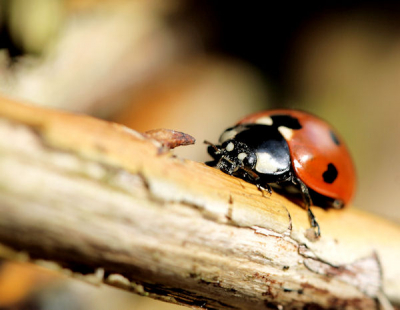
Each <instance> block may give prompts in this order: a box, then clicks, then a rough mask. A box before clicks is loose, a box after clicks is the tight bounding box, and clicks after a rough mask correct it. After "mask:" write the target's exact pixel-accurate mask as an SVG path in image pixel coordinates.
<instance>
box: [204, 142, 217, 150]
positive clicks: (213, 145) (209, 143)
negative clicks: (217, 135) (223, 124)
mask: <svg viewBox="0 0 400 310" xmlns="http://www.w3.org/2000/svg"><path fill="white" fill-rule="evenodd" d="M204 144H208V145H211V146H212V147H213V149H214V150H215V152H219V151H220V149H219V148H218V147H217V146H216V145H215V144H213V143H211V142H209V141H207V140H204Z"/></svg>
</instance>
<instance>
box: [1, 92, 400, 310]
mask: <svg viewBox="0 0 400 310" xmlns="http://www.w3.org/2000/svg"><path fill="white" fill-rule="evenodd" d="M189 134H190V133H189ZM0 137H1V139H0V175H1V178H0V243H1V244H2V245H3V246H2V247H1V248H0V255H1V256H4V257H8V258H13V259H19V260H21V259H28V258H29V260H31V261H35V262H41V263H43V261H47V263H46V264H47V266H50V265H51V266H53V268H56V269H58V268H60V267H57V266H60V265H61V266H63V267H64V272H67V273H68V271H67V270H72V271H74V272H75V275H79V274H80V273H83V274H86V273H92V274H94V275H90V276H86V278H87V279H93V280H94V281H99V282H102V281H103V282H106V283H108V284H112V285H116V286H120V287H122V288H124V289H128V290H132V291H134V292H136V293H139V294H142V295H146V296H151V297H154V298H159V299H163V300H167V301H170V302H176V303H179V304H187V305H190V306H197V307H204V308H210V309H265V308H266V307H267V306H271V307H277V306H278V308H279V307H280V306H281V305H282V306H286V307H288V308H301V307H303V306H305V305H315V306H319V307H322V308H328V307H340V306H346V307H348V308H349V309H368V308H370V309H374V308H376V307H377V304H376V301H375V298H376V296H378V295H382V294H381V292H382V290H383V292H384V293H385V294H386V295H387V296H388V297H389V299H390V300H392V301H394V302H397V303H399V302H400V264H399V263H398V262H399V260H400V228H399V226H398V225H395V224H393V223H391V222H389V221H386V220H383V219H380V218H377V217H376V216H373V215H370V214H366V213H364V212H361V211H359V210H356V209H354V208H349V209H347V210H344V211H343V210H342V211H337V210H330V211H324V210H322V209H319V208H314V209H313V211H314V213H315V215H316V216H317V218H318V221H319V223H320V225H321V229H322V238H321V239H320V240H318V241H315V242H312V241H310V240H308V239H307V238H306V237H305V232H306V230H307V229H308V228H309V223H308V219H307V214H306V212H305V211H304V210H303V209H301V208H300V207H299V206H297V205H295V204H293V203H292V202H290V201H288V200H287V199H286V198H284V197H282V196H280V195H278V194H277V193H273V194H272V196H270V197H269V196H268V195H265V196H263V195H262V193H261V192H260V191H258V190H257V188H256V187H255V186H254V185H251V184H248V183H246V182H244V181H241V180H239V179H237V178H234V177H230V176H228V175H225V174H223V173H221V172H220V171H218V170H216V169H213V168H210V167H207V166H205V165H204V164H201V163H196V162H191V161H188V160H182V159H179V158H174V157H173V156H172V155H171V154H170V153H169V152H162V151H160V144H159V143H158V142H156V141H151V140H149V139H145V138H144V137H143V136H142V135H141V134H139V133H136V132H134V131H132V130H130V129H127V128H126V127H123V126H120V125H117V124H113V123H108V122H104V121H100V120H97V119H94V118H91V117H87V116H82V115H73V114H67V113H62V112H58V111H52V110H46V109H42V108H37V107H31V106H27V105H22V104H19V103H16V102H11V101H9V100H7V99H4V98H3V99H0ZM289 214H290V217H291V220H290V219H289ZM290 223H292V229H290ZM49 261H50V262H55V263H56V264H54V263H52V264H49V263H48V262H49ZM380 267H381V268H380Z"/></svg>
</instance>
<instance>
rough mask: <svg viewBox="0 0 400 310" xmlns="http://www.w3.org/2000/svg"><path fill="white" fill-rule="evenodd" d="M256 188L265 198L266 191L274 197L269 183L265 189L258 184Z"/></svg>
mask: <svg viewBox="0 0 400 310" xmlns="http://www.w3.org/2000/svg"><path fill="white" fill-rule="evenodd" d="M256 186H257V189H258V190H259V191H260V192H261V193H262V194H263V196H264V192H265V191H267V192H268V194H270V195H272V189H271V186H270V185H269V184H268V183H267V184H265V187H264V186H261V184H259V183H257V184H256Z"/></svg>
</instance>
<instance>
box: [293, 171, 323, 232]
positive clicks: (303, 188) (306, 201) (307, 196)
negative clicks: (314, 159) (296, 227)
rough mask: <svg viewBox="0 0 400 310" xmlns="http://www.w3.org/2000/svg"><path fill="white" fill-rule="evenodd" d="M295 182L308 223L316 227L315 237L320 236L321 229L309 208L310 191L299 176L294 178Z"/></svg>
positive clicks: (310, 202)
mask: <svg viewBox="0 0 400 310" xmlns="http://www.w3.org/2000/svg"><path fill="white" fill-rule="evenodd" d="M295 182H297V183H298V184H299V185H300V189H301V193H302V195H303V201H304V204H305V207H306V210H307V213H308V218H309V220H310V225H311V227H312V228H316V231H315V237H316V238H317V239H318V238H319V237H321V229H320V227H319V224H318V222H317V220H316V218H315V215H314V213H313V212H312V211H311V208H310V206H311V204H312V201H311V197H310V192H309V191H308V187H307V186H306V185H305V184H304V182H303V181H302V180H300V179H299V178H296V180H295Z"/></svg>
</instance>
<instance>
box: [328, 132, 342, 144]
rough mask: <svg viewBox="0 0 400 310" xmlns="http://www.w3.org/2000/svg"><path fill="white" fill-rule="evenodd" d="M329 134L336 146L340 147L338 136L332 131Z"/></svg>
mask: <svg viewBox="0 0 400 310" xmlns="http://www.w3.org/2000/svg"><path fill="white" fill-rule="evenodd" d="M329 134H330V136H331V138H332V141H333V142H334V143H335V144H336V145H340V141H339V139H338V137H337V135H335V133H334V132H333V131H332V130H329Z"/></svg>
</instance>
